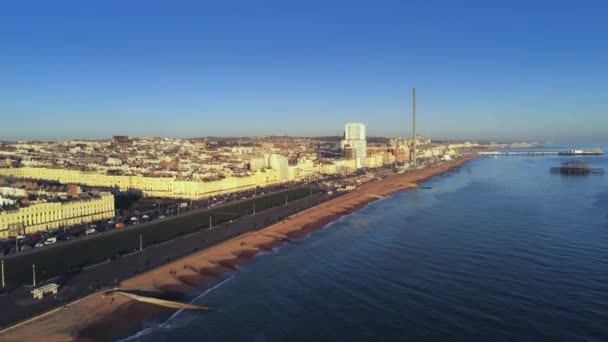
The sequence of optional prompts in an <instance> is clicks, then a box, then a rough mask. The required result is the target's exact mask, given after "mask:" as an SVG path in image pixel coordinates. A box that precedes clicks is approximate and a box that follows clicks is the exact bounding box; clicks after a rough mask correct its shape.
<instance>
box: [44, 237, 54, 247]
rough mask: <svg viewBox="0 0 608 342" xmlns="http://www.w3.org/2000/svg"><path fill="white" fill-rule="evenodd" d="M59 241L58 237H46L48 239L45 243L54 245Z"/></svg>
mask: <svg viewBox="0 0 608 342" xmlns="http://www.w3.org/2000/svg"><path fill="white" fill-rule="evenodd" d="M56 242H57V238H56V237H50V238H48V239H46V241H44V244H45V245H52V244H54V243H56Z"/></svg>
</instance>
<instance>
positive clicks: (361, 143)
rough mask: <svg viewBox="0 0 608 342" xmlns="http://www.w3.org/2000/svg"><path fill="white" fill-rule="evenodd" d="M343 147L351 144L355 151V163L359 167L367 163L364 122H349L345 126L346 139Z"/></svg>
mask: <svg viewBox="0 0 608 342" xmlns="http://www.w3.org/2000/svg"><path fill="white" fill-rule="evenodd" d="M341 145H342V149H344V146H345V145H349V146H350V147H352V148H353V150H354V151H355V165H356V166H357V169H360V168H362V167H363V166H364V165H365V156H366V153H367V142H366V140H365V125H364V124H362V123H347V124H346V125H345V126H344V140H342V144H341Z"/></svg>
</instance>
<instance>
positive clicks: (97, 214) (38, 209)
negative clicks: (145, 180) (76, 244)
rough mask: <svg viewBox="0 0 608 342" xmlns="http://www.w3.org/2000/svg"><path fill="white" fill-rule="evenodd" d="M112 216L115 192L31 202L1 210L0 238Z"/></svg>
mask: <svg viewBox="0 0 608 342" xmlns="http://www.w3.org/2000/svg"><path fill="white" fill-rule="evenodd" d="M112 217H114V195H112V194H111V193H109V192H102V193H100V194H99V195H95V196H90V197H89V198H86V199H79V200H66V201H52V202H42V203H34V204H31V205H29V206H27V207H22V208H16V209H11V210H0V238H7V237H9V236H15V235H19V234H29V233H33V232H38V231H45V230H50V229H55V228H62V227H67V226H71V225H75V224H83V223H89V222H93V221H98V220H105V219H110V218H112Z"/></svg>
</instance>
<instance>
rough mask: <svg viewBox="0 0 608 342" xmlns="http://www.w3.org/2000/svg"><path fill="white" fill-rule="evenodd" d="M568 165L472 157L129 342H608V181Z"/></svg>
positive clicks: (606, 164)
mask: <svg viewBox="0 0 608 342" xmlns="http://www.w3.org/2000/svg"><path fill="white" fill-rule="evenodd" d="M546 150H554V151H557V150H559V148H558V147H553V148H548V149H546ZM569 159H572V157H569V158H568V157H560V156H534V157H532V156H517V157H515V156H511V157H497V158H493V157H490V158H481V159H478V160H474V161H472V162H470V163H468V164H466V165H464V166H462V167H461V168H460V169H458V170H456V171H453V172H451V173H449V174H446V175H442V176H439V177H436V178H433V179H430V180H428V181H426V182H424V183H423V184H421V185H422V186H424V187H428V188H426V189H417V190H408V191H403V192H400V193H396V194H394V195H392V196H390V197H387V198H384V199H381V200H378V201H375V202H373V203H370V204H369V205H368V206H366V207H365V208H363V209H361V210H359V211H357V212H354V213H352V214H350V215H347V216H344V217H342V218H341V219H339V220H337V221H336V222H333V223H331V224H328V225H327V226H326V227H324V228H323V229H321V230H318V231H316V232H314V233H312V234H310V235H309V236H306V237H304V238H302V239H299V240H296V241H294V242H293V243H288V244H286V245H284V246H282V247H279V248H277V249H275V250H274V251H273V252H270V253H266V254H261V255H258V256H256V257H255V258H254V259H252V260H251V262H249V263H247V264H245V265H242V266H241V267H239V270H238V272H234V273H232V274H228V275H226V276H225V278H223V279H221V280H220V281H218V282H217V283H216V284H213V285H211V286H210V287H209V288H206V289H201V294H200V295H198V296H197V298H195V299H194V300H193V303H195V304H201V305H206V306H213V307H215V308H217V310H215V311H211V312H191V311H188V312H187V311H180V312H177V313H176V314H174V315H173V316H172V317H171V318H169V319H168V320H164V321H162V322H147V323H146V328H145V329H144V330H142V331H140V332H139V333H138V334H136V335H134V336H130V337H127V338H125V340H130V341H256V342H264V341H608V174H606V175H601V174H598V175H587V176H565V175H560V174H552V173H550V172H549V169H550V168H551V167H554V166H559V165H560V164H561V162H563V161H566V160H569ZM575 159H577V160H585V161H588V162H590V164H591V166H592V167H595V168H606V169H607V170H608V158H607V157H604V156H602V157H576V158H575Z"/></svg>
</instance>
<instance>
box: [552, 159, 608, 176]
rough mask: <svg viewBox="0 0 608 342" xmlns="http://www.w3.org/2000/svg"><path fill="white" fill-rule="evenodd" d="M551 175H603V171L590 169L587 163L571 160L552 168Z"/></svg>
mask: <svg viewBox="0 0 608 342" xmlns="http://www.w3.org/2000/svg"><path fill="white" fill-rule="evenodd" d="M551 173H561V174H564V175H588V174H591V173H604V169H602V168H591V167H590V166H589V163H587V162H584V161H580V160H572V161H568V162H563V163H562V166H560V167H552V168H551Z"/></svg>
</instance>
